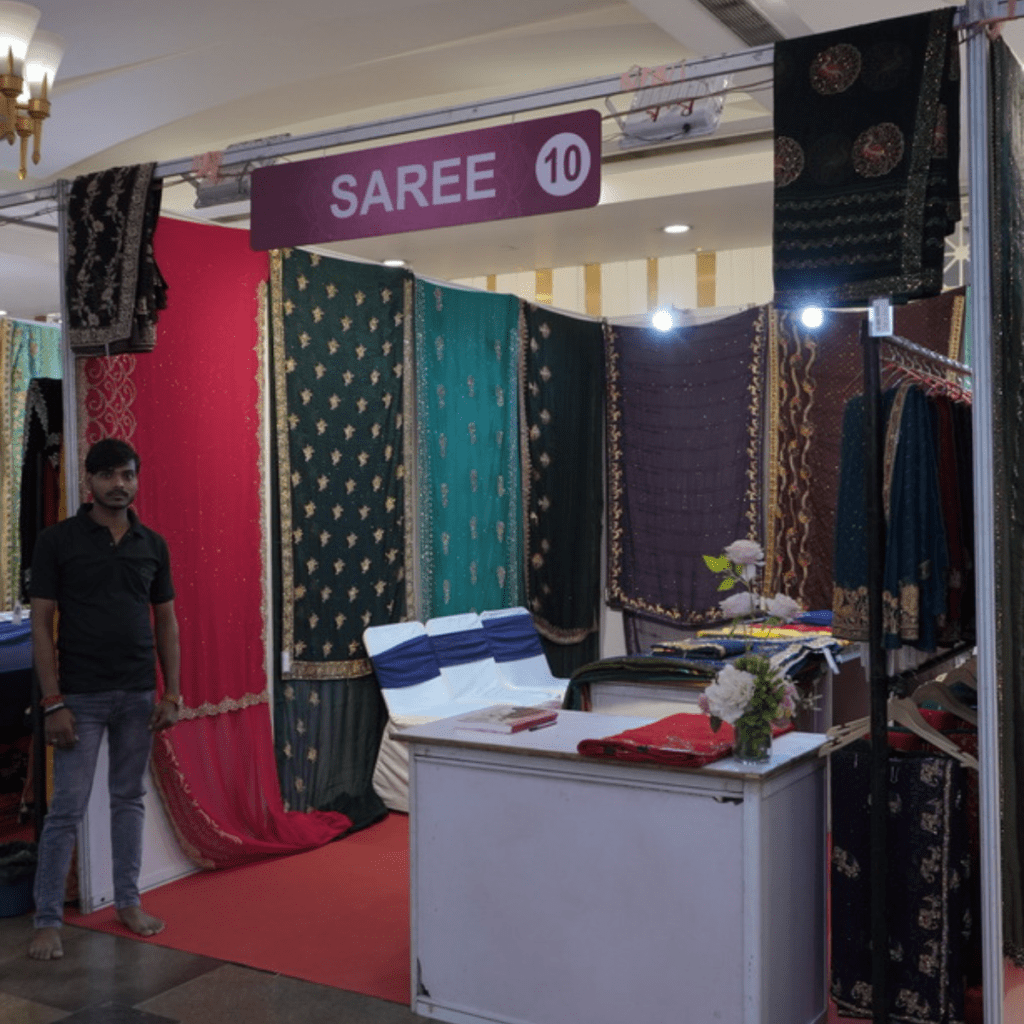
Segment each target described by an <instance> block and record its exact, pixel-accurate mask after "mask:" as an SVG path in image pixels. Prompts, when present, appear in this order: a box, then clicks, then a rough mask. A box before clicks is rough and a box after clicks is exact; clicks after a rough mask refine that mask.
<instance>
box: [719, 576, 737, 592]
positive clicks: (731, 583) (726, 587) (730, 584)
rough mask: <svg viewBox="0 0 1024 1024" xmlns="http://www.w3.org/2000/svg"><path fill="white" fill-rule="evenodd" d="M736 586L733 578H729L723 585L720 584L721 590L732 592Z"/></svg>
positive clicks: (723, 581)
mask: <svg viewBox="0 0 1024 1024" xmlns="http://www.w3.org/2000/svg"><path fill="white" fill-rule="evenodd" d="M735 586H736V580H735V579H734V578H733V577H732V576H727V577H726V578H725V579H724V580H722V582H721V583H719V584H718V589H719V590H732V588H733V587H735Z"/></svg>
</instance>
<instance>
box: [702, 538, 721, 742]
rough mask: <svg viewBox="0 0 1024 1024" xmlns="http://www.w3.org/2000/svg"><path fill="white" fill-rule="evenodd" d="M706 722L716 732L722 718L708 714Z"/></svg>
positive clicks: (719, 727)
mask: <svg viewBox="0 0 1024 1024" xmlns="http://www.w3.org/2000/svg"><path fill="white" fill-rule="evenodd" d="M705 557H707V556H705ZM708 724H709V725H710V726H711V731H712V732H718V730H719V729H721V728H722V720H721V719H720V718H718V717H717V716H716V715H709V716H708Z"/></svg>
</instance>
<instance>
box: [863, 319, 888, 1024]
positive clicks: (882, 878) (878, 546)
mask: <svg viewBox="0 0 1024 1024" xmlns="http://www.w3.org/2000/svg"><path fill="white" fill-rule="evenodd" d="M860 341H861V347H862V350H863V356H864V516H865V523H864V525H865V534H866V542H867V543H866V546H867V550H866V556H867V584H868V672H869V678H870V681H871V682H870V687H871V817H870V830H871V870H870V878H871V1003H872V1007H873V1019H874V1021H875V1024H887V1021H888V1019H889V1014H888V1010H889V993H888V981H887V978H888V971H889V926H888V921H887V916H888V901H887V899H886V896H887V892H886V876H887V870H888V859H889V858H888V824H889V822H888V818H889V722H888V714H887V711H888V702H889V681H888V679H887V678H886V671H885V669H886V664H885V649H884V647H883V646H882V585H883V579H882V575H883V565H884V561H883V559H884V551H885V514H884V509H883V507H882V409H881V404H882V401H881V369H880V366H879V359H878V339H877V338H874V337H872V336H871V334H870V332H869V330H868V319H867V317H865V318H864V322H863V323H862V324H861V329H860Z"/></svg>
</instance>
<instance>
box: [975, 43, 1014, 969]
mask: <svg viewBox="0 0 1024 1024" xmlns="http://www.w3.org/2000/svg"><path fill="white" fill-rule="evenodd" d="M990 103H991V105H992V139H993V152H992V158H991V166H992V180H993V188H992V201H991V202H992V209H991V222H992V310H993V321H992V380H993V387H994V394H993V396H992V403H993V409H992V413H993V431H994V437H995V446H994V449H993V471H994V477H995V487H996V493H995V520H996V523H995V526H996V533H995V540H996V551H995V556H996V597H995V607H996V609H997V614H998V616H999V617H998V620H997V622H996V629H997V634H996V640H997V642H996V659H997V661H996V673H997V679H996V681H997V685H998V688H999V732H1000V737H999V750H1000V756H1001V759H1002V764H1001V765H1000V778H1001V781H1002V794H1001V795H1002V858H1003V942H1004V947H1005V952H1006V954H1007V956H1009V957H1011V958H1012V959H1013V961H1014V963H1015V964H1016V965H1017V966H1018V967H1024V478H1022V475H1021V474H1022V472H1024V414H1022V410H1021V396H1022V395H1024V353H1022V352H1021V339H1022V338H1024V295H1022V294H1021V282H1022V281H1024V71H1022V70H1021V66H1020V64H1019V63H1018V61H1017V58H1016V57H1015V56H1014V54H1013V53H1012V51H1011V50H1010V49H1009V47H1007V46H1006V44H1005V43H1004V42H1002V40H998V39H997V40H996V41H995V42H994V43H993V45H992V66H991V96H990ZM983 525H984V524H983Z"/></svg>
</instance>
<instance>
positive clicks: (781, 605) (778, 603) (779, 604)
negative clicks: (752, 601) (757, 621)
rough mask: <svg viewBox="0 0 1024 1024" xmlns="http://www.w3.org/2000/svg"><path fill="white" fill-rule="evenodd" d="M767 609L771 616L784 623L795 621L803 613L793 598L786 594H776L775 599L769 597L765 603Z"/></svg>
mask: <svg viewBox="0 0 1024 1024" xmlns="http://www.w3.org/2000/svg"><path fill="white" fill-rule="evenodd" d="M765 608H766V610H767V612H768V614H769V615H771V616H772V617H773V618H776V619H780V620H781V621H782V622H789V621H790V620H791V619H795V618H796V617H797V615H799V614H800V612H801V611H803V609H802V608H801V607H800V605H799V604H797V602H796V601H794V600H793V598H791V597H787V596H786V595H785V594H776V595H775V596H774V597H769V598H768V600H767V601H766V602H765Z"/></svg>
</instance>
